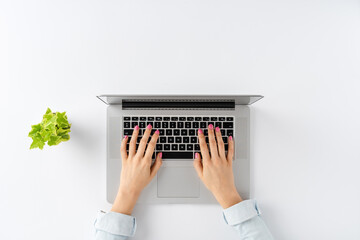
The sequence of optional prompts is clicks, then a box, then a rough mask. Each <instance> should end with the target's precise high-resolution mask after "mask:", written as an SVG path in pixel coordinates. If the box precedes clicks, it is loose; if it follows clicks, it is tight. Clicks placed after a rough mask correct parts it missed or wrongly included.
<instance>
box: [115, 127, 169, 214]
mask: <svg viewBox="0 0 360 240" xmlns="http://www.w3.org/2000/svg"><path fill="white" fill-rule="evenodd" d="M151 129H152V126H151V125H150V124H149V125H148V126H147V127H146V130H145V132H144V135H143V137H142V138H141V141H140V144H139V147H138V149H137V151H136V141H137V138H138V135H139V126H135V128H134V131H133V134H132V137H131V140H130V144H129V154H127V152H126V144H127V142H128V139H129V138H128V136H125V137H124V139H123V140H122V142H121V158H122V169H121V177H120V186H119V191H118V194H117V196H116V199H115V202H114V204H113V207H112V209H111V211H113V212H119V213H123V214H127V215H130V214H131V212H132V210H133V208H134V206H135V204H136V201H137V199H138V198H139V196H140V193H141V191H142V190H143V189H144V188H145V187H146V185H147V184H149V182H150V181H151V180H152V179H153V178H154V176H155V175H156V173H157V171H158V170H159V168H160V166H161V163H162V161H161V157H162V153H158V155H157V156H156V160H155V163H154V164H153V165H152V166H151V162H152V155H153V153H154V149H155V145H156V142H157V140H158V138H159V131H158V130H156V131H155V133H154V134H153V135H152V137H151V140H150V142H149V144H148V145H147V147H146V143H147V142H148V139H149V137H150V133H151ZM145 148H146V151H145Z"/></svg>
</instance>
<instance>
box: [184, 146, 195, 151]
mask: <svg viewBox="0 0 360 240" xmlns="http://www.w3.org/2000/svg"><path fill="white" fill-rule="evenodd" d="M186 150H190V151H191V150H194V145H192V144H187V145H186Z"/></svg>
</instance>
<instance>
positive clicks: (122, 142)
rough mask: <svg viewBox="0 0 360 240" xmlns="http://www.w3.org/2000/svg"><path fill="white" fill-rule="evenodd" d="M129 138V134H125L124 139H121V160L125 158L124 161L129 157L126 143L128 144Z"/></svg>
mask: <svg viewBox="0 0 360 240" xmlns="http://www.w3.org/2000/svg"><path fill="white" fill-rule="evenodd" d="M128 140H129V137H128V136H127V135H125V136H124V138H123V140H122V141H121V147H120V152H121V160H123V161H126V159H127V152H126V144H127V142H128Z"/></svg>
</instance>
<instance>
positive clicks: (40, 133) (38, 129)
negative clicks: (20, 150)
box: [28, 108, 71, 149]
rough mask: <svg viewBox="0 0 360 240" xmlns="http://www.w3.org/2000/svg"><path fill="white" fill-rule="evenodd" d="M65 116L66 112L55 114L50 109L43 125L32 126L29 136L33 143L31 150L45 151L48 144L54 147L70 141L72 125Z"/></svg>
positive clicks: (45, 115) (44, 117)
mask: <svg viewBox="0 0 360 240" xmlns="http://www.w3.org/2000/svg"><path fill="white" fill-rule="evenodd" d="M65 114H66V112H63V113H60V112H56V113H53V112H52V111H51V110H50V108H48V109H47V110H46V113H45V114H44V116H43V120H42V121H41V123H39V124H36V125H32V126H31V131H30V132H29V135H28V136H29V137H31V138H32V140H33V142H32V143H31V146H30V149H33V148H40V149H43V148H44V145H45V143H46V142H47V144H48V145H49V146H53V145H58V144H59V143H61V142H65V141H68V140H69V139H70V135H69V132H70V127H71V124H70V123H69V122H68V120H67V116H66V115H65Z"/></svg>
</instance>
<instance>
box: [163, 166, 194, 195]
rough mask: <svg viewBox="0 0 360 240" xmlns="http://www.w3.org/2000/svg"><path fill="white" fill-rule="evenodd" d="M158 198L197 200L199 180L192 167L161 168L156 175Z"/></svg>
mask: <svg viewBox="0 0 360 240" xmlns="http://www.w3.org/2000/svg"><path fill="white" fill-rule="evenodd" d="M157 196H158V197H159V198H198V197H200V179H199V177H198V176H197V173H196V171H195V169H194V167H193V166H163V167H161V168H160V169H159V172H158V174H157Z"/></svg>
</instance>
